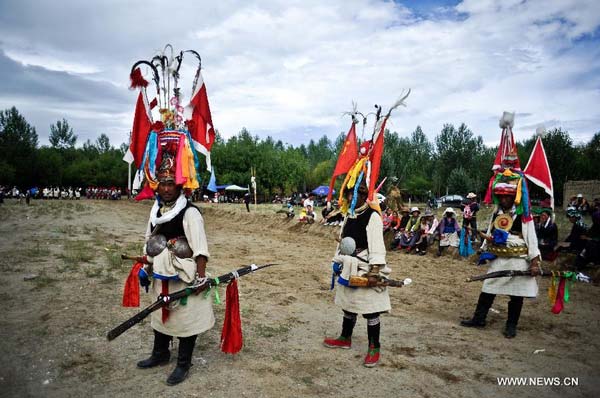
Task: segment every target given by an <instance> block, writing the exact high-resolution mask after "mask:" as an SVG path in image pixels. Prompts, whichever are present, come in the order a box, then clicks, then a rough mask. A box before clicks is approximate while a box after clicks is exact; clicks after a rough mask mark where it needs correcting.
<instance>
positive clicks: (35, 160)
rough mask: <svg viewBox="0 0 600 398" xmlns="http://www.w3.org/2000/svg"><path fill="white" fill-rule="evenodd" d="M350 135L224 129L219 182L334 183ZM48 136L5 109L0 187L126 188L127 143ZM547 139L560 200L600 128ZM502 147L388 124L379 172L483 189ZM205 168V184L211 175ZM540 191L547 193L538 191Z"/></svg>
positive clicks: (468, 134)
mask: <svg viewBox="0 0 600 398" xmlns="http://www.w3.org/2000/svg"><path fill="white" fill-rule="evenodd" d="M498 133H499V132H498ZM345 135H346V134H345V133H344V132H342V133H340V134H339V135H338V137H337V138H336V139H335V140H334V141H331V140H330V139H329V138H328V137H327V136H325V135H324V136H323V137H321V138H320V139H319V140H317V141H314V140H310V141H309V142H308V143H307V144H302V145H300V146H296V147H295V146H292V145H287V144H284V143H283V142H282V141H281V140H275V139H273V138H272V137H267V138H265V139H261V138H259V137H258V136H255V135H252V134H251V133H250V132H249V131H248V130H247V129H245V128H243V129H242V130H241V131H240V132H239V133H238V134H237V135H235V136H233V137H231V138H229V139H224V138H223V137H222V136H221V135H220V134H219V133H218V132H217V137H216V140H215V143H214V145H213V148H212V153H211V158H212V164H213V166H214V168H215V174H216V178H217V183H218V184H237V185H242V186H246V185H248V184H249V181H250V173H251V171H250V170H251V169H252V168H254V169H255V170H256V176H257V185H258V191H259V192H261V193H263V194H264V195H266V196H269V197H270V196H272V195H275V194H280V195H288V194H290V193H292V192H306V191H310V190H312V189H314V188H315V187H317V186H319V185H328V183H329V179H330V178H331V173H332V171H333V168H334V166H335V162H336V160H337V155H338V153H339V150H340V149H341V147H342V144H343V142H344V138H345ZM498 135H499V134H498ZM535 139H536V137H535V135H532V136H531V137H530V138H528V139H526V140H524V141H521V142H518V143H517V146H518V150H519V158H520V159H521V166H522V167H525V164H526V162H527V160H528V159H529V155H530V153H531V151H532V149H533V145H534V144H535ZM49 142H50V145H49V146H39V143H38V136H37V133H36V130H35V128H34V127H32V126H31V125H30V124H29V123H28V122H27V121H26V120H25V118H24V117H23V116H22V115H21V114H20V113H19V111H18V110H17V109H16V108H15V107H12V108H10V109H7V110H4V111H0V150H1V151H2V154H3V156H2V158H0V185H4V186H13V185H16V186H18V187H21V188H28V187H30V186H56V185H59V186H89V185H95V186H119V187H123V188H124V187H126V186H127V164H126V163H125V162H123V160H122V159H123V156H124V154H125V151H126V150H127V145H126V144H121V145H120V146H119V147H118V148H115V147H113V146H112V145H111V143H110V141H109V139H108V136H106V135H105V134H101V135H100V136H99V137H98V138H97V139H96V141H94V142H92V141H91V140H89V139H88V140H87V141H86V142H85V143H83V145H82V146H77V135H76V134H75V133H74V131H73V129H72V128H71V127H70V126H69V123H68V121H67V120H65V119H63V120H59V121H57V122H56V123H55V124H53V125H52V126H50V132H49ZM543 142H544V147H545V149H546V154H547V156H548V161H549V164H550V168H551V170H552V176H553V180H554V188H555V196H556V199H557V200H558V201H559V203H560V200H561V199H562V190H563V185H564V183H565V182H566V181H567V180H588V179H598V178H599V175H598V174H599V172H598V169H599V167H600V132H598V133H596V134H595V135H594V136H593V138H592V139H591V140H590V141H589V142H587V143H583V144H575V143H574V142H573V140H572V139H571V137H570V136H569V133H568V132H567V131H564V130H562V129H561V128H555V129H552V130H550V131H549V132H548V133H547V134H546V135H545V137H544V139H543ZM496 151H497V148H494V147H488V146H486V145H484V143H483V139H482V137H481V136H478V135H475V134H474V133H473V132H472V131H471V130H470V129H469V128H468V127H467V125H465V124H464V123H463V124H461V125H460V126H458V127H455V126H454V125H452V124H445V125H444V126H443V128H442V130H441V131H440V133H439V134H438V135H437V136H435V138H434V140H433V142H432V141H430V140H429V139H428V138H427V135H426V134H425V133H424V132H423V131H422V129H421V127H420V126H417V127H416V129H415V130H414V131H413V132H412V133H411V134H410V136H409V137H402V136H400V135H399V134H397V133H396V132H391V131H388V130H386V131H385V151H384V155H383V158H382V162H381V171H380V176H381V178H383V177H385V176H387V177H388V178H387V180H386V182H385V185H384V187H383V192H386V191H387V190H388V189H389V188H390V187H391V186H392V185H394V186H397V187H399V188H400V189H401V191H402V192H403V194H405V195H411V196H413V197H414V198H415V199H420V200H425V199H427V198H428V197H430V196H440V195H443V194H445V193H446V192H448V193H450V194H465V193H467V192H470V191H473V192H476V193H478V194H480V195H483V194H484V193H485V189H486V187H487V183H488V180H489V178H490V176H491V170H490V168H491V165H492V163H493V160H494V157H495V155H496ZM202 174H203V175H202V177H203V178H202V180H203V183H204V184H206V183H207V182H208V179H209V173H208V172H206V171H204V172H203V173H202ZM340 183H341V178H340V179H339V181H338V182H337V184H338V185H339V184H340ZM533 194H534V196H535V195H536V194H537V195H539V196H541V195H542V193H541V190H540V192H536V191H535V189H533Z"/></svg>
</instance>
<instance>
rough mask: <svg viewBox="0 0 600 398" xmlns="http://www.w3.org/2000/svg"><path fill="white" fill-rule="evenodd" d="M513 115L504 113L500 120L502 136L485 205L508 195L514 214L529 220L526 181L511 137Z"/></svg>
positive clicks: (529, 210)
mask: <svg viewBox="0 0 600 398" xmlns="http://www.w3.org/2000/svg"><path fill="white" fill-rule="evenodd" d="M514 120H515V115H514V113H509V112H504V114H503V115H502V118H501V119H500V128H501V129H502V135H501V138H500V145H499V146H498V153H497V154H496V159H495V161H494V165H493V167H492V170H493V171H494V175H493V176H492V178H490V182H489V184H488V190H487V194H486V195H485V200H484V202H485V203H492V202H494V204H498V202H499V200H498V196H499V195H510V196H514V197H515V206H516V212H517V214H519V215H522V216H523V217H525V218H527V219H530V218H531V207H530V204H529V190H528V188H527V181H526V180H525V177H524V175H523V172H522V171H521V164H520V162H519V156H518V155H517V146H516V144H515V139H514V137H513V131H512V128H513V125H514Z"/></svg>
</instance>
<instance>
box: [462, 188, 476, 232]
mask: <svg viewBox="0 0 600 398" xmlns="http://www.w3.org/2000/svg"><path fill="white" fill-rule="evenodd" d="M478 211H479V203H477V195H475V193H473V192H469V194H468V195H467V203H465V205H464V207H463V224H462V226H463V228H467V231H468V232H469V235H470V236H471V242H475V239H476V238H477V212H478Z"/></svg>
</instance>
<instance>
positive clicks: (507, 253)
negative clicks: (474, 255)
mask: <svg viewBox="0 0 600 398" xmlns="http://www.w3.org/2000/svg"><path fill="white" fill-rule="evenodd" d="M487 251H488V252H490V253H492V254H495V255H496V256H498V257H521V256H523V255H527V253H528V252H529V251H528V249H527V246H513V247H507V246H496V245H490V246H489V247H488V248H487Z"/></svg>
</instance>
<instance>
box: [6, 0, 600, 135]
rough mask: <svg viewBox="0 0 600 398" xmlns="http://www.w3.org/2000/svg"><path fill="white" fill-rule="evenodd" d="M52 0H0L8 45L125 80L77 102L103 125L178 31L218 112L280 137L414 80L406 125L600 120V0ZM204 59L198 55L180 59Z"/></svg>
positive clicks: (390, 95)
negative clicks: (168, 2) (417, 3)
mask: <svg viewBox="0 0 600 398" xmlns="http://www.w3.org/2000/svg"><path fill="white" fill-rule="evenodd" d="M57 2H58V3H61V1H57ZM48 3H49V4H50V2H48ZM54 3H55V2H53V3H52V4H53V5H52V6H51V7H50V6H49V5H44V4H43V5H42V6H39V7H33V6H32V4H31V3H27V2H25V3H23V2H16V1H15V2H13V3H11V2H6V3H5V5H0V15H11V16H12V17H10V18H8V17H6V16H4V17H2V16H0V37H2V42H0V48H2V49H3V50H4V51H5V53H6V54H8V55H9V56H10V57H11V58H14V59H20V62H21V63H24V64H27V65H37V66H44V67H45V68H47V69H52V70H60V71H67V72H70V73H78V74H80V75H81V76H83V77H84V78H86V74H89V75H88V76H87V78H90V79H104V80H106V81H111V82H112V83H113V85H115V86H118V87H120V89H121V90H122V91H123V96H124V97H130V98H131V105H130V109H125V110H123V111H122V114H121V115H114V114H113V115H112V117H110V116H107V115H105V114H104V113H103V112H104V111H101V112H99V113H94V112H93V111H89V113H81V112H78V113H77V114H75V113H73V114H72V115H73V116H72V117H74V118H77V120H78V122H79V123H81V125H82V126H85V127H84V128H85V129H86V130H87V131H93V129H94V128H97V134H100V133H101V132H105V130H104V129H106V128H108V127H109V126H110V128H116V127H115V126H119V127H118V128H124V129H128V127H127V126H129V125H130V123H131V117H132V114H133V108H134V103H135V94H134V93H129V92H127V91H126V85H127V79H128V74H129V68H130V66H131V65H132V64H133V62H135V61H136V60H137V59H140V58H150V57H151V56H152V55H153V51H156V50H158V49H160V48H161V47H162V46H163V45H164V44H166V42H171V43H172V44H173V45H174V46H175V47H176V48H177V49H179V48H181V49H187V48H191V49H195V50H197V51H198V52H199V53H200V54H201V55H202V59H203V68H204V70H203V75H204V79H205V81H206V84H207V89H208V94H209V99H210V101H211V108H212V111H213V121H214V123H215V125H216V127H217V128H218V129H219V130H220V131H221V132H222V134H223V135H224V136H226V137H228V136H231V135H233V134H235V133H237V132H238V131H239V130H240V129H241V128H242V127H244V126H245V127H246V128H248V129H249V130H250V132H252V133H258V134H273V135H275V138H277V134H281V136H285V137H289V135H286V134H285V132H289V131H311V132H313V133H312V134H323V133H326V134H328V135H329V136H330V137H331V138H333V137H335V136H336V135H337V134H338V133H339V132H341V131H346V130H347V128H348V123H349V121H348V120H347V118H342V117H341V113H342V112H343V111H346V110H349V109H350V107H351V101H352V100H355V101H357V102H358V104H359V106H360V108H361V109H363V110H364V111H366V112H369V111H371V110H372V107H373V104H375V103H382V104H385V105H387V104H390V103H392V102H393V101H394V100H395V99H396V97H397V96H398V95H399V94H400V93H401V92H402V89H404V88H408V87H411V88H412V89H413V93H412V94H411V96H410V97H409V98H408V100H407V102H408V106H409V107H408V108H406V109H402V110H399V111H397V112H396V113H395V114H394V115H393V118H392V120H391V123H390V127H391V128H392V129H395V130H397V131H398V132H399V133H401V134H408V133H410V132H411V131H412V130H414V128H415V126H416V125H417V124H421V125H422V126H423V129H424V131H425V132H426V133H427V134H428V135H429V137H430V138H433V137H434V136H435V135H436V134H437V133H438V132H439V131H440V129H441V127H442V125H443V123H446V122H448V123H454V124H459V123H461V122H465V123H467V125H469V127H471V128H472V130H473V131H474V132H475V133H476V134H481V135H483V136H484V139H485V141H486V142H490V143H492V142H495V141H497V136H498V135H499V131H498V127H497V119H498V118H499V116H500V115H501V113H502V111H504V110H515V111H517V112H519V113H521V114H523V116H521V117H519V118H517V120H516V126H515V132H516V134H517V138H518V139H523V138H526V137H528V136H530V135H531V134H533V131H534V130H535V128H533V129H532V130H531V131H521V130H520V129H519V126H534V125H536V124H537V123H540V122H544V121H552V120H554V121H560V123H561V124H562V126H563V127H565V128H568V129H569V131H570V133H571V135H572V136H573V137H574V139H575V141H581V140H586V139H589V137H591V135H592V134H593V133H594V132H596V131H598V130H600V111H599V110H598V109H597V108H598V106H597V104H598V103H599V101H598V99H599V98H598V97H599V94H598V87H599V83H600V82H599V80H598V79H599V78H598V77H597V76H598V75H599V73H598V72H599V71H600V57H599V55H600V51H599V50H598V48H600V46H598V42H599V38H598V37H597V34H598V27H599V26H600V12H599V11H598V8H599V6H598V5H597V3H596V2H595V1H592V0H589V1H575V0H556V1H543V0H537V1H527V2H522V1H506V0H504V1H491V0H489V1H481V0H467V1H464V2H462V3H460V4H459V5H458V6H456V7H455V8H449V7H434V8H432V10H431V14H429V15H428V16H423V15H424V14H422V13H420V14H419V15H418V16H417V15H416V14H413V13H412V12H411V11H410V9H409V8H407V7H405V6H402V5H398V4H396V3H394V2H386V1H375V0H355V1H341V0H340V1H328V2H320V1H291V2H290V1H276V0H274V1H261V2H257V3H255V4H253V3H247V2H233V1H225V2H219V3H218V4H213V3H212V2H204V3H203V4H198V2H195V1H194V2H192V1H190V2H185V3H183V4H178V5H177V6H174V7H172V9H170V10H169V13H168V15H169V16H170V18H164V13H162V12H157V7H156V6H155V4H154V3H152V2H151V3H150V4H148V3H146V2H141V1H140V2H134V3H131V4H130V3H127V5H122V6H120V7H119V10H116V9H114V8H115V7H113V6H110V5H109V4H107V3H104V2H99V3H90V4H91V5H88V3H87V2H83V3H80V2H67V3H68V4H67V5H68V6H65V7H60V6H59V5H57V4H54ZM62 3H64V1H63V2H62ZM153 4H154V5H153ZM156 4H158V3H156ZM63 5H64V4H63ZM64 10H67V11H64ZM3 11H5V12H3ZM7 12H8V13H7ZM41 15H43V18H42V17H41ZM49 21H53V22H52V23H51V22H49ZM66 21H69V23H68V24H67V23H66ZM136 21H137V22H136ZM174 21H176V23H174ZM24 55H26V56H24ZM194 68H195V64H194V63H193V62H189V63H186V65H185V66H184V68H183V69H182V73H183V74H186V75H191V74H193V70H194ZM185 80H187V82H186V81H185ZM190 80H191V78H189V77H188V78H186V79H184V81H183V89H184V93H189V90H190V88H191V87H190V86H189V81H190ZM93 94H94V100H93V101H92V102H90V104H88V107H87V109H92V108H93V107H94V106H98V107H100V108H101V109H105V108H106V106H105V105H104V108H102V106H103V105H102V96H103V94H102V93H101V92H99V93H93ZM0 105H2V106H4V105H5V102H4V101H2V102H1V103H0ZM43 106H44V105H43V104H40V107H43ZM54 111H55V109H53V112H54ZM69 112H70V111H69V109H65V111H64V117H66V118H67V119H69V118H70V113H69ZM115 118H119V120H118V121H116V120H115ZM86 120H87V124H86ZM524 130H526V129H525V128H524ZM315 138H317V137H315ZM298 140H300V138H298ZM298 143H299V141H297V142H294V144H298Z"/></svg>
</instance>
